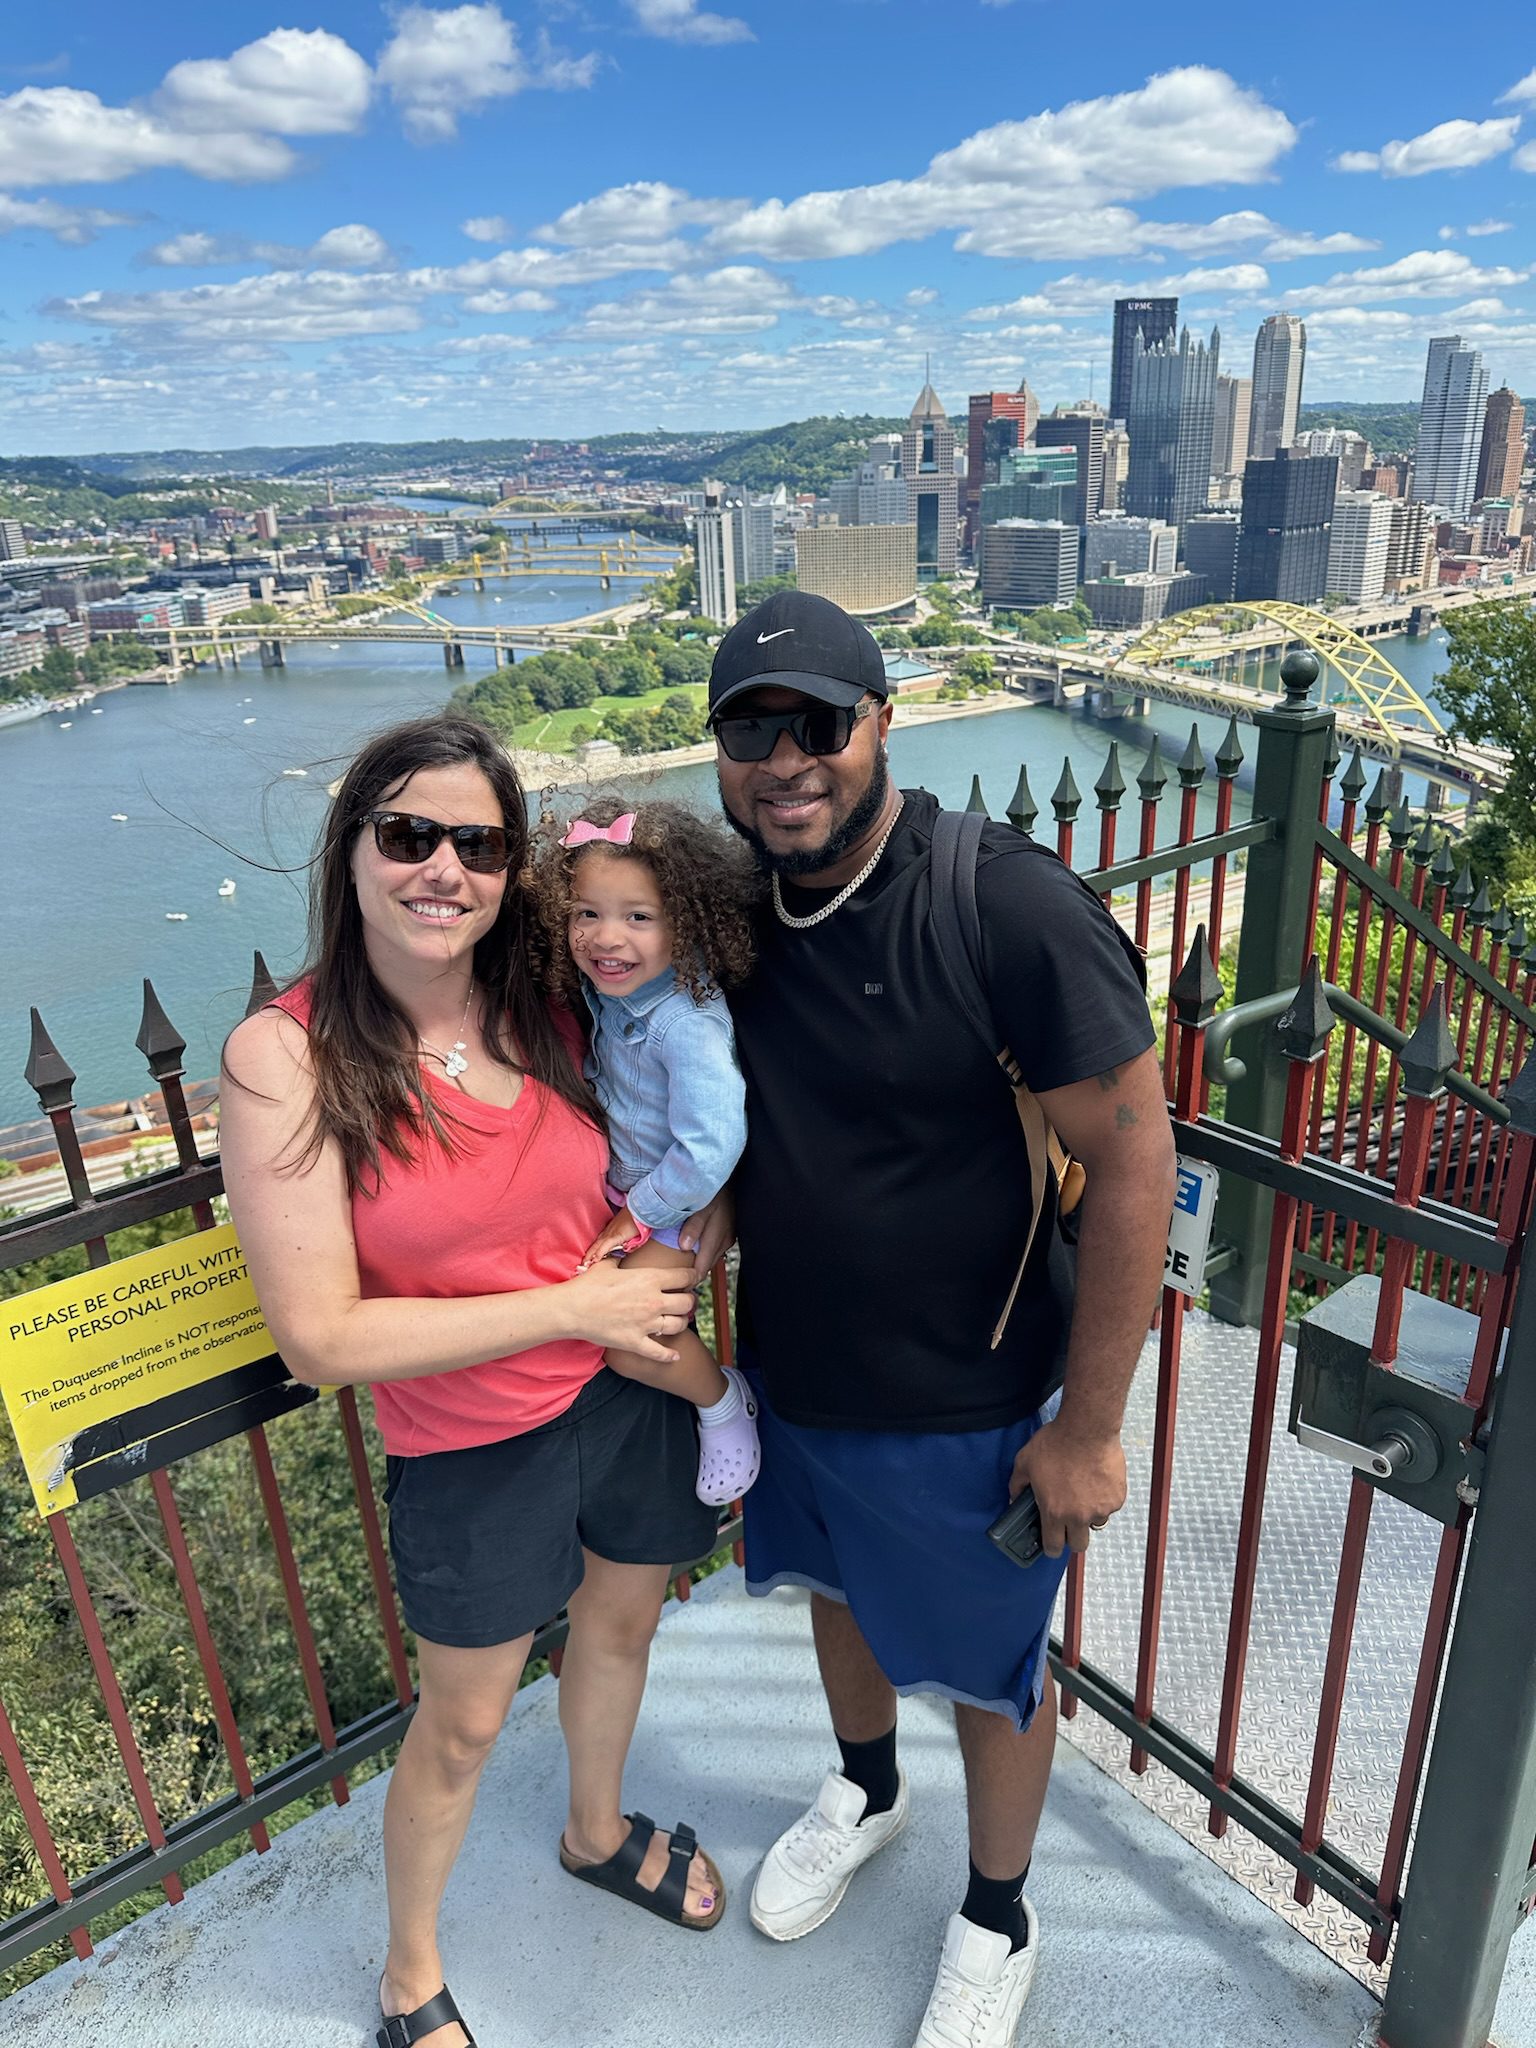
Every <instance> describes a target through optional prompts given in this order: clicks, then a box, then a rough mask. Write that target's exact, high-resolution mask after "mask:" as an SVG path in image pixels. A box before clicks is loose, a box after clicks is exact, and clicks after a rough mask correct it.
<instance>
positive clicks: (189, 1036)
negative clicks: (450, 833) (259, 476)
mask: <svg viewBox="0 0 1536 2048" xmlns="http://www.w3.org/2000/svg"><path fill="white" fill-rule="evenodd" d="M625 594H626V587H625V586H624V585H623V584H621V583H620V582H619V581H618V580H616V582H615V588H614V592H613V593H612V595H605V594H604V592H603V591H602V589H601V586H600V584H599V582H598V579H597V578H596V577H595V576H594V577H592V578H574V577H562V578H560V579H559V580H558V581H551V583H550V584H548V585H547V586H541V585H537V584H535V585H532V586H530V585H529V584H528V583H527V582H526V581H525V580H524V579H515V580H511V581H508V582H507V584H506V586H505V589H504V590H502V591H498V590H497V589H496V587H495V583H494V580H492V581H491V584H490V587H489V588H488V589H487V590H486V591H485V592H483V593H477V592H475V591H473V590H465V591H460V592H456V593H455V594H454V595H453V596H452V597H443V598H438V599H434V600H432V602H433V607H434V609H435V610H437V611H439V612H441V613H442V614H443V615H444V616H445V617H447V618H450V619H453V620H454V621H455V622H458V623H462V624H475V625H491V624H499V625H511V624H526V623H544V622H548V621H550V620H554V619H559V618H569V617H578V616H581V615H582V614H584V613H587V612H592V611H596V610H598V609H600V608H601V607H602V606H603V605H604V604H605V603H613V602H614V601H615V599H616V598H622V597H623V596H624V595H625ZM630 594H632V593H630ZM1387 645H1388V649H1389V652H1390V656H1391V658H1392V659H1393V660H1394V661H1395V662H1396V663H1397V664H1398V666H1399V667H1400V668H1401V670H1402V672H1403V673H1404V674H1405V675H1406V676H1407V677H1408V678H1409V680H1410V681H1413V682H1415V683H1416V684H1417V685H1418V686H1419V687H1420V689H1427V686H1428V685H1429V684H1430V683H1431V680H1432V678H1433V675H1434V674H1435V672H1436V670H1437V668H1438V667H1439V665H1440V662H1441V660H1442V659H1443V656H1442V653H1441V650H1442V648H1443V640H1442V639H1441V638H1440V636H1438V635H1437V636H1434V637H1433V638H1431V639H1429V640H1423V641H1410V640H1406V639H1398V640H1395V641H1392V642H1390V643H1387ZM486 660H488V656H484V655H482V654H480V652H479V651H478V650H476V649H474V648H469V649H466V661H467V662H468V663H469V665H470V672H471V673H473V671H474V669H475V668H476V667H477V666H478V665H481V664H482V663H483V662H485V661H486ZM456 680H460V678H458V677H450V676H449V675H448V674H447V673H446V672H445V670H444V668H443V666H442V663H441V659H440V657H439V656H438V654H437V653H436V651H435V650H434V649H431V648H428V647H420V646H402V647H383V646H367V645H347V644H344V643H337V644H336V645H334V646H332V647H327V646H324V645H321V644H309V645H302V646H301V645H294V646H293V647H291V648H290V649H289V652H288V666H287V668H286V669H282V670H275V671H274V670H262V669H261V668H259V667H258V666H257V665H256V663H255V661H254V659H251V660H247V661H245V662H243V663H242V665H241V667H240V668H239V670H238V671H231V670H226V671H225V673H224V674H222V675H220V674H218V673H216V672H212V671H206V670H202V671H198V672H196V673H195V674H193V675H190V676H188V677H187V678H186V679H185V680H184V681H182V682H180V683H178V684H176V685H174V686H171V687H153V686H136V687H130V688H127V689H122V690H116V691H112V692H109V693H107V694H105V695H103V696H102V697H99V698H98V699H97V700H96V703H95V705H94V706H93V707H87V706H81V707H79V708H77V709H76V710H74V711H73V712H66V713H63V714H59V715H50V716H48V717H46V718H42V719H38V720H36V721H34V722H33V723H31V724H26V725H19V726H15V727H11V728H9V729H6V730H0V763H3V765H4V769H5V779H6V786H7V787H8V788H9V789H10V790H11V791H12V793H13V795H14V796H15V798H16V800H17V801H18V802H19V803H20V804H21V806H22V809H23V810H24V812H25V813H26V816H27V820H28V826H29V831H28V844H29V845H30V847H31V848H32V851H33V857H34V858H36V859H39V860H40V861H41V862H42V865H41V866H40V867H39V869H38V871H37V873H36V874H35V875H33V877H32V879H31V880H30V882H27V881H22V880H20V878H19V877H18V878H17V879H16V880H15V881H13V884H12V903H13V907H12V910H11V911H10V912H9V913H8V915H7V919H6V928H7V945H6V954H5V958H6V968H7V972H6V976H5V987H4V990H3V991H0V1125H6V1124H11V1123H15V1122H19V1121H22V1120H23V1119H26V1118H29V1117H32V1116H35V1115H36V1114H37V1105H36V1099H35V1098H34V1097H33V1096H32V1094H31V1092H30V1090H28V1088H27V1087H26V1085H25V1083H24V1081H23V1079H22V1071H21V1070H22V1067H23V1065H24V1063H25V1060H26V1056H27V1047H28V1006H29V1005H31V1004H36V1005H37V1006H38V1008H39V1009H40V1010H41V1012H42V1015H43V1017H44V1019H45V1021H46V1023H47V1025H48V1028H49V1030H50V1032H51V1033H52V1035H53V1038H54V1041H55V1043H56V1044H57V1046H58V1048H59V1050H60V1052H61V1053H62V1054H63V1055H64V1057H65V1059H66V1060H68V1062H69V1064H70V1065H71V1066H72V1067H73V1068H74V1070H75V1072H76V1074H77V1075H78V1077H79V1079H78V1084H77V1088H76V1100H77V1101H79V1102H81V1103H84V1104H97V1103H107V1102H112V1101H116V1100H120V1099H121V1098H123V1097H124V1096H127V1095H133V1094H139V1093H141V1092H143V1090H144V1089H145V1088H146V1087H147V1086H148V1085H149V1084H148V1081H147V1076H146V1070H145V1067H144V1064H143V1060H142V1058H141V1056H140V1055H139V1054H138V1052H137V1051H136V1050H135V1049H134V1044H133V1039H134V1034H135V1032H136V1031H137V1029H138V1022H139V1010H140V1002H141V997H142V981H143V977H144V976H146V975H147V976H149V977H150V978H151V979H152V980H153V982H154V985H155V989H156V992H157V993H158V995H159V997H160V999H161V1002H162V1003H163V1004H164V1006H165V1009H166V1011H167V1013H168V1015H169V1016H170V1017H171V1019H172V1020H173V1022H174V1023H175V1024H176V1026H177V1028H178V1030H180V1032H181V1033H182V1035H183V1036H184V1037H185V1038H186V1040H187V1070H188V1073H189V1074H190V1075H192V1076H194V1077H201V1076H203V1075H207V1074H211V1073H212V1072H214V1071H215V1069H216V1065H217V1059H218V1048H219V1045H220V1043H221V1041H222V1039H223V1037H224V1035H225V1033H226V1032H227V1031H228V1030H229V1028H230V1027H231V1025H232V1024H233V1023H235V1022H236V1021H237V1019H238V1018H239V1016H240V1014H241V1010H242V1007H243V1004H244V999H245V993H246V990H247V989H248V987H249V985H250V977H251V960H252V954H253V951H254V950H255V949H256V948H258V947H259V948H260V949H261V951H262V952H263V954H264V955H265V957H266V960H267V962H268V965H269V966H270V967H271V969H272V971H273V972H274V973H275V974H277V975H278V976H279V977H281V976H282V975H284V974H285V973H288V972H290V971H291V970H292V969H293V968H294V967H295V966H296V965H297V964H298V963H299V961H300V959H301V958H302V954H303V945H304V884H305V876H304V871H303V863H304V861H305V860H306V859H307V857H308V855H309V853H310V851H311V849H312V847H313V844H314V840H315V835H316V831H317V828H318V826H319V824H320V820H321V817H322V815H323V812H324V808H325V803H326V797H325V785H326V783H327V781H329V780H331V779H332V778H333V777H334V776H335V774H336V773H337V772H338V771H339V769H340V767H341V766H342V764H343V763H344V762H345V761H346V759H347V758H348V757H349V756H350V754H351V753H352V752H353V751H354V750H355V749H356V747H357V745H358V743H359V741H360V740H361V739H362V738H363V736H365V735H366V734H368V733H370V732H372V731H375V730H376V729H378V728H379V727H380V726H382V725H385V724H388V723H390V722H391V721H392V720H394V719H398V718H403V717H408V716H411V715H413V714H416V713H419V712H423V711H428V710H431V709H433V708H435V707H436V706H439V705H441V704H442V703H443V702H444V700H445V698H446V697H447V695H448V692H449V690H450V689H451V687H452V685H453V683H454V681H456ZM1196 723H1197V724H1198V726H1199V729H1200V732H1201V737H1202V741H1203V743H1204V745H1205V747H1206V751H1207V754H1208V755H1209V754H1210V753H1211V752H1213V751H1214V748H1215V746H1216V744H1217V743H1218V741H1219V740H1220V738H1221V734H1222V732H1223V730H1224V726H1223V722H1222V721H1221V720H1219V719H1215V718H1201V719H1199V720H1197V721H1196ZM1154 733H1157V734H1160V735H1161V737H1162V740H1163V744H1164V748H1165V750H1168V749H1171V759H1176V758H1177V755H1178V754H1179V753H1181V752H1182V751H1183V747H1184V744H1185V741H1186V740H1187V738H1188V734H1189V718H1188V714H1186V713H1181V712H1178V711H1176V710H1174V709H1173V708H1172V707H1170V706H1160V705H1154V706H1153V707H1152V714H1151V716H1150V717H1148V718H1144V719H1129V718H1127V719H1121V720H1117V721H1115V722H1114V723H1113V724H1111V725H1104V724H1100V723H1098V722H1091V721H1089V720H1088V719H1086V718H1085V717H1084V716H1083V715H1082V714H1081V713H1080V712H1079V711H1077V710H1075V709H1074V710H1070V711H1055V710H1052V709H1051V708H1050V707H1048V706H1033V707H1019V708H1014V709H1005V710H998V711H996V712H991V713H988V714H987V715H986V716H978V717H964V718H957V719H954V720H951V721H947V722H943V723H937V724H928V725H920V726H914V727H911V728H906V729H903V728H902V727H900V726H898V727H897V729H896V731H895V733H894V734H893V737H892V742H891V757H892V765H893V768H894V770H895V772H896V774H897V777H898V779H899V780H900V781H902V782H904V783H906V784H907V785H908V786H911V785H914V784H918V785H921V786H922V787H924V788H926V789H929V790H932V791H933V792H934V793H935V794H936V795H937V796H938V797H939V798H940V799H941V800H942V801H943V802H945V803H948V804H953V805H959V804H963V803H964V802H965V800H966V798H967V796H968V795H969V793H970V787H971V776H972V774H973V773H976V772H979V773H980V775H981V777H982V785H983V789H984V791H985V794H986V798H987V803H988V807H989V808H990V809H991V811H992V812H993V814H994V815H997V816H1000V815H1001V814H1002V810H1003V806H1004V804H1005V803H1006V802H1007V800H1008V798H1009V796H1010V794H1011V793H1012V790H1013V786H1014V780H1015V777H1016V776H1017V774H1018V770H1019V765H1020V763H1021V762H1023V763H1024V764H1025V765H1026V766H1027V767H1028V770H1029V775H1030V781H1031V785H1032V787H1033V790H1034V794H1035V798H1036V801H1037V802H1038V803H1039V805H1040V807H1041V810H1042V813H1043V819H1044V822H1043V824H1042V828H1041V829H1042V831H1044V830H1046V829H1048V827H1049V819H1050V810H1049V804H1048V801H1047V800H1048V798H1049V796H1050V793H1051V790H1052V789H1053V788H1054V787H1055V784H1056V780H1057V777H1058V776H1059V775H1060V773H1061V767H1062V759H1063V755H1065V756H1066V757H1067V758H1068V759H1070V761H1071V763H1072V768H1073V773H1074V775H1075V776H1076V778H1077V782H1078V785H1079V787H1080V789H1081V791H1082V794H1083V800H1084V801H1083V809H1082V813H1081V820H1080V824H1079V828H1078V840H1079V846H1080V848H1082V849H1085V850H1087V851H1089V852H1090V853H1091V851H1092V849H1093V848H1094V847H1096V845H1097V821H1096V818H1095V816H1094V810H1093V794H1092V785H1093V782H1094V779H1095V777H1096V776H1097V775H1098V773H1099V771H1100V769H1101V767H1102V766H1103V762H1104V754H1105V747H1106V744H1107V740H1108V739H1109V738H1110V737H1113V738H1117V739H1118V740H1119V741H1120V742H1121V761H1122V768H1123V772H1124V774H1125V778H1126V780H1127V782H1128V783H1130V784H1131V785H1132V786H1131V789H1130V792H1129V796H1128V799H1127V810H1126V812H1125V813H1123V814H1122V816H1123V820H1124V822H1123V826H1122V832H1121V851H1122V853H1123V852H1124V850H1125V848H1126V847H1127V845H1129V844H1130V843H1131V840H1132V836H1133V833H1134V825H1133V824H1132V823H1131V810H1130V806H1131V805H1133V804H1134V802H1135V797H1136V791H1135V786H1134V785H1135V775H1136V771H1137V769H1138V768H1140V766H1141V765H1142V763H1143V761H1144V759H1145V756H1146V750H1147V748H1148V747H1149V746H1150V744H1151V740H1152V736H1153V734H1154ZM1253 737H1254V736H1253V734H1252V733H1251V732H1250V731H1245V732H1244V734H1243V743H1244V746H1245V748H1246V749H1247V750H1248V752H1249V754H1250V767H1251V754H1252V746H1253ZM1170 765H1171V760H1170ZM295 768H304V769H305V770H307V773H306V774H305V775H303V776H297V775H285V774H284V772H283V771H284V770H285V769H295ZM1249 782H1250V774H1249V771H1248V770H1247V769H1245V771H1244V774H1243V775H1242V776H1241V777H1240V779H1239V786H1238V792H1237V802H1236V815H1237V816H1238V817H1239V818H1241V817H1243V816H1246V815H1247V810H1248V799H1247V787H1248V785H1249ZM648 786H649V787H651V788H653V789H655V790H656V791H657V792H658V793H659V792H660V791H662V790H665V792H666V793H667V794H668V795H673V796H680V797H683V798H685V799H688V800H691V801H695V802H697V803H699V804H701V805H712V804H713V803H714V801H715V788H714V771H713V769H712V768H711V767H709V766H708V765H695V766H691V767H683V768H677V769H670V770H666V771H664V772H662V773H660V774H658V775H656V776H654V777H652V778H649V783H648ZM1177 802H1178V784H1177V778H1176V777H1171V778H1170V787H1169V789H1168V791H1167V792H1166V793H1165V796H1164V806H1165V822H1164V825H1163V830H1162V835H1161V836H1162V837H1164V838H1166V837H1168V836H1170V835H1171V831H1172V826H1173V821H1174V818H1175V816H1176V812H1177ZM1211 803H1212V798H1211V796H1210V794H1209V793H1207V794H1205V795H1204V797H1203V799H1202V808H1201V818H1202V823H1203V824H1205V823H1208V822H1209V818H1210V813H1211ZM114 812H122V813H123V814H125V817H126V823H118V822H115V821H114V819H113V816H112V814H113V813H114ZM226 878H228V879H230V880H232V881H233V882H234V883H235V885H236V886H235V892H234V894H233V895H231V896H227V897H221V896H220V894H219V886H220V883H221V882H222V881H224V880H225V879H226ZM171 911H183V912H185V913H186V918H185V922H180V921H176V922H173V921H171V920H169V919H168V917H167V912H171Z"/></svg>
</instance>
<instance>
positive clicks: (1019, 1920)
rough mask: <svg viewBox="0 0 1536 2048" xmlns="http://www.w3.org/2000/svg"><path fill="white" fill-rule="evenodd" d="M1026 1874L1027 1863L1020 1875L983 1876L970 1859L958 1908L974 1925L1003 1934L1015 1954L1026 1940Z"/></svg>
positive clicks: (1024, 1945) (1024, 1946) (1023, 1946)
mask: <svg viewBox="0 0 1536 2048" xmlns="http://www.w3.org/2000/svg"><path fill="white" fill-rule="evenodd" d="M1028 1876H1029V1865H1028V1864H1027V1863H1026V1864H1025V1866H1024V1871H1023V1875H1022V1876H1020V1877H983V1876H982V1874H981V1872H980V1871H979V1870H978V1869H977V1868H976V1865H975V1863H974V1861H973V1862H972V1864H971V1884H970V1889H969V1891H967V1893H966V1895H965V1904H964V1905H963V1906H962V1907H961V1908H960V1912H961V1914H962V1916H963V1917H964V1918H965V1919H967V1920H969V1921H970V1923H971V1925H972V1926H973V1927H988V1928H990V1929H991V1930H992V1932H993V1933H994V1934H1006V1935H1007V1937H1008V1939H1009V1941H1010V1942H1011V1944H1012V1946H1013V1952H1014V1954H1015V1955H1017V1954H1018V1952H1019V1950H1020V1949H1021V1948H1026V1947H1027V1946H1028V1944H1029V1932H1028V1929H1027V1927H1026V1925H1025V1920H1024V1879H1025V1878H1027V1877H1028Z"/></svg>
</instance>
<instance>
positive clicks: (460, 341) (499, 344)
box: [438, 334, 533, 356]
mask: <svg viewBox="0 0 1536 2048" xmlns="http://www.w3.org/2000/svg"><path fill="white" fill-rule="evenodd" d="M532 347H533V342H532V340H531V339H530V337H529V336H528V335H526V334H456V335H454V337H453V338H452V340H451V341H440V342H439V343H438V348H439V350H440V351H441V352H442V354H444V355H446V356H504V355H512V354H515V353H516V352H518V351H519V350H522V349H528V348H532Z"/></svg>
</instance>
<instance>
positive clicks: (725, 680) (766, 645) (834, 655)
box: [709, 590, 891, 717]
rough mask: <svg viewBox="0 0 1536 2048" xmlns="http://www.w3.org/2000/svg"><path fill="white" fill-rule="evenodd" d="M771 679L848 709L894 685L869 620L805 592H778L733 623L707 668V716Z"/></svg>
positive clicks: (885, 693) (778, 685)
mask: <svg viewBox="0 0 1536 2048" xmlns="http://www.w3.org/2000/svg"><path fill="white" fill-rule="evenodd" d="M768 684H772V685H774V686H775V687H776V688H778V689H782V690H799V691H800V692H801V694H802V695H803V696H806V697H814V698H816V699H817V701H818V702H819V703H822V704H835V705H837V706H838V707H839V708H840V709H843V710H847V709H850V708H851V707H852V706H853V705H855V704H857V703H858V702H859V701H860V699H861V698H863V697H871V696H873V697H879V698H881V699H882V700H883V699H884V698H886V697H888V696H889V695H890V690H891V686H890V683H889V682H888V681H887V680H886V674H885V658H884V656H883V655H882V654H881V652H880V649H879V648H878V647H877V646H876V645H875V636H874V634H873V633H871V632H870V630H869V628H868V626H865V625H861V624H860V622H859V621H858V620H857V619H854V618H850V617H849V616H848V614H847V612H845V611H844V610H843V609H842V607H841V605H835V604H833V602H832V601H831V599H830V598H826V597H813V596H812V595H811V593H810V592H809V591H808V590H779V591H775V593H774V594H773V596H772V597H768V598H764V600H763V602H762V603H761V604H760V605H755V606H754V607H753V608H752V610H751V611H749V612H748V613H747V615H746V617H745V618H741V619H738V620H737V621H736V623H735V625H734V626H732V628H731V630H730V631H729V632H728V633H727V634H726V636H725V638H724V639H723V640H722V641H721V642H720V645H719V646H718V647H717V648H716V649H715V660H714V666H713V667H712V668H711V669H710V672H709V712H710V716H711V717H713V716H714V715H715V713H716V712H718V711H723V710H724V709H725V707H726V706H727V705H728V704H729V703H730V702H731V700H732V699H733V698H735V697H742V696H745V695H746V693H747V691H749V690H757V689H762V688H763V687H764V686H765V685H768Z"/></svg>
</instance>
